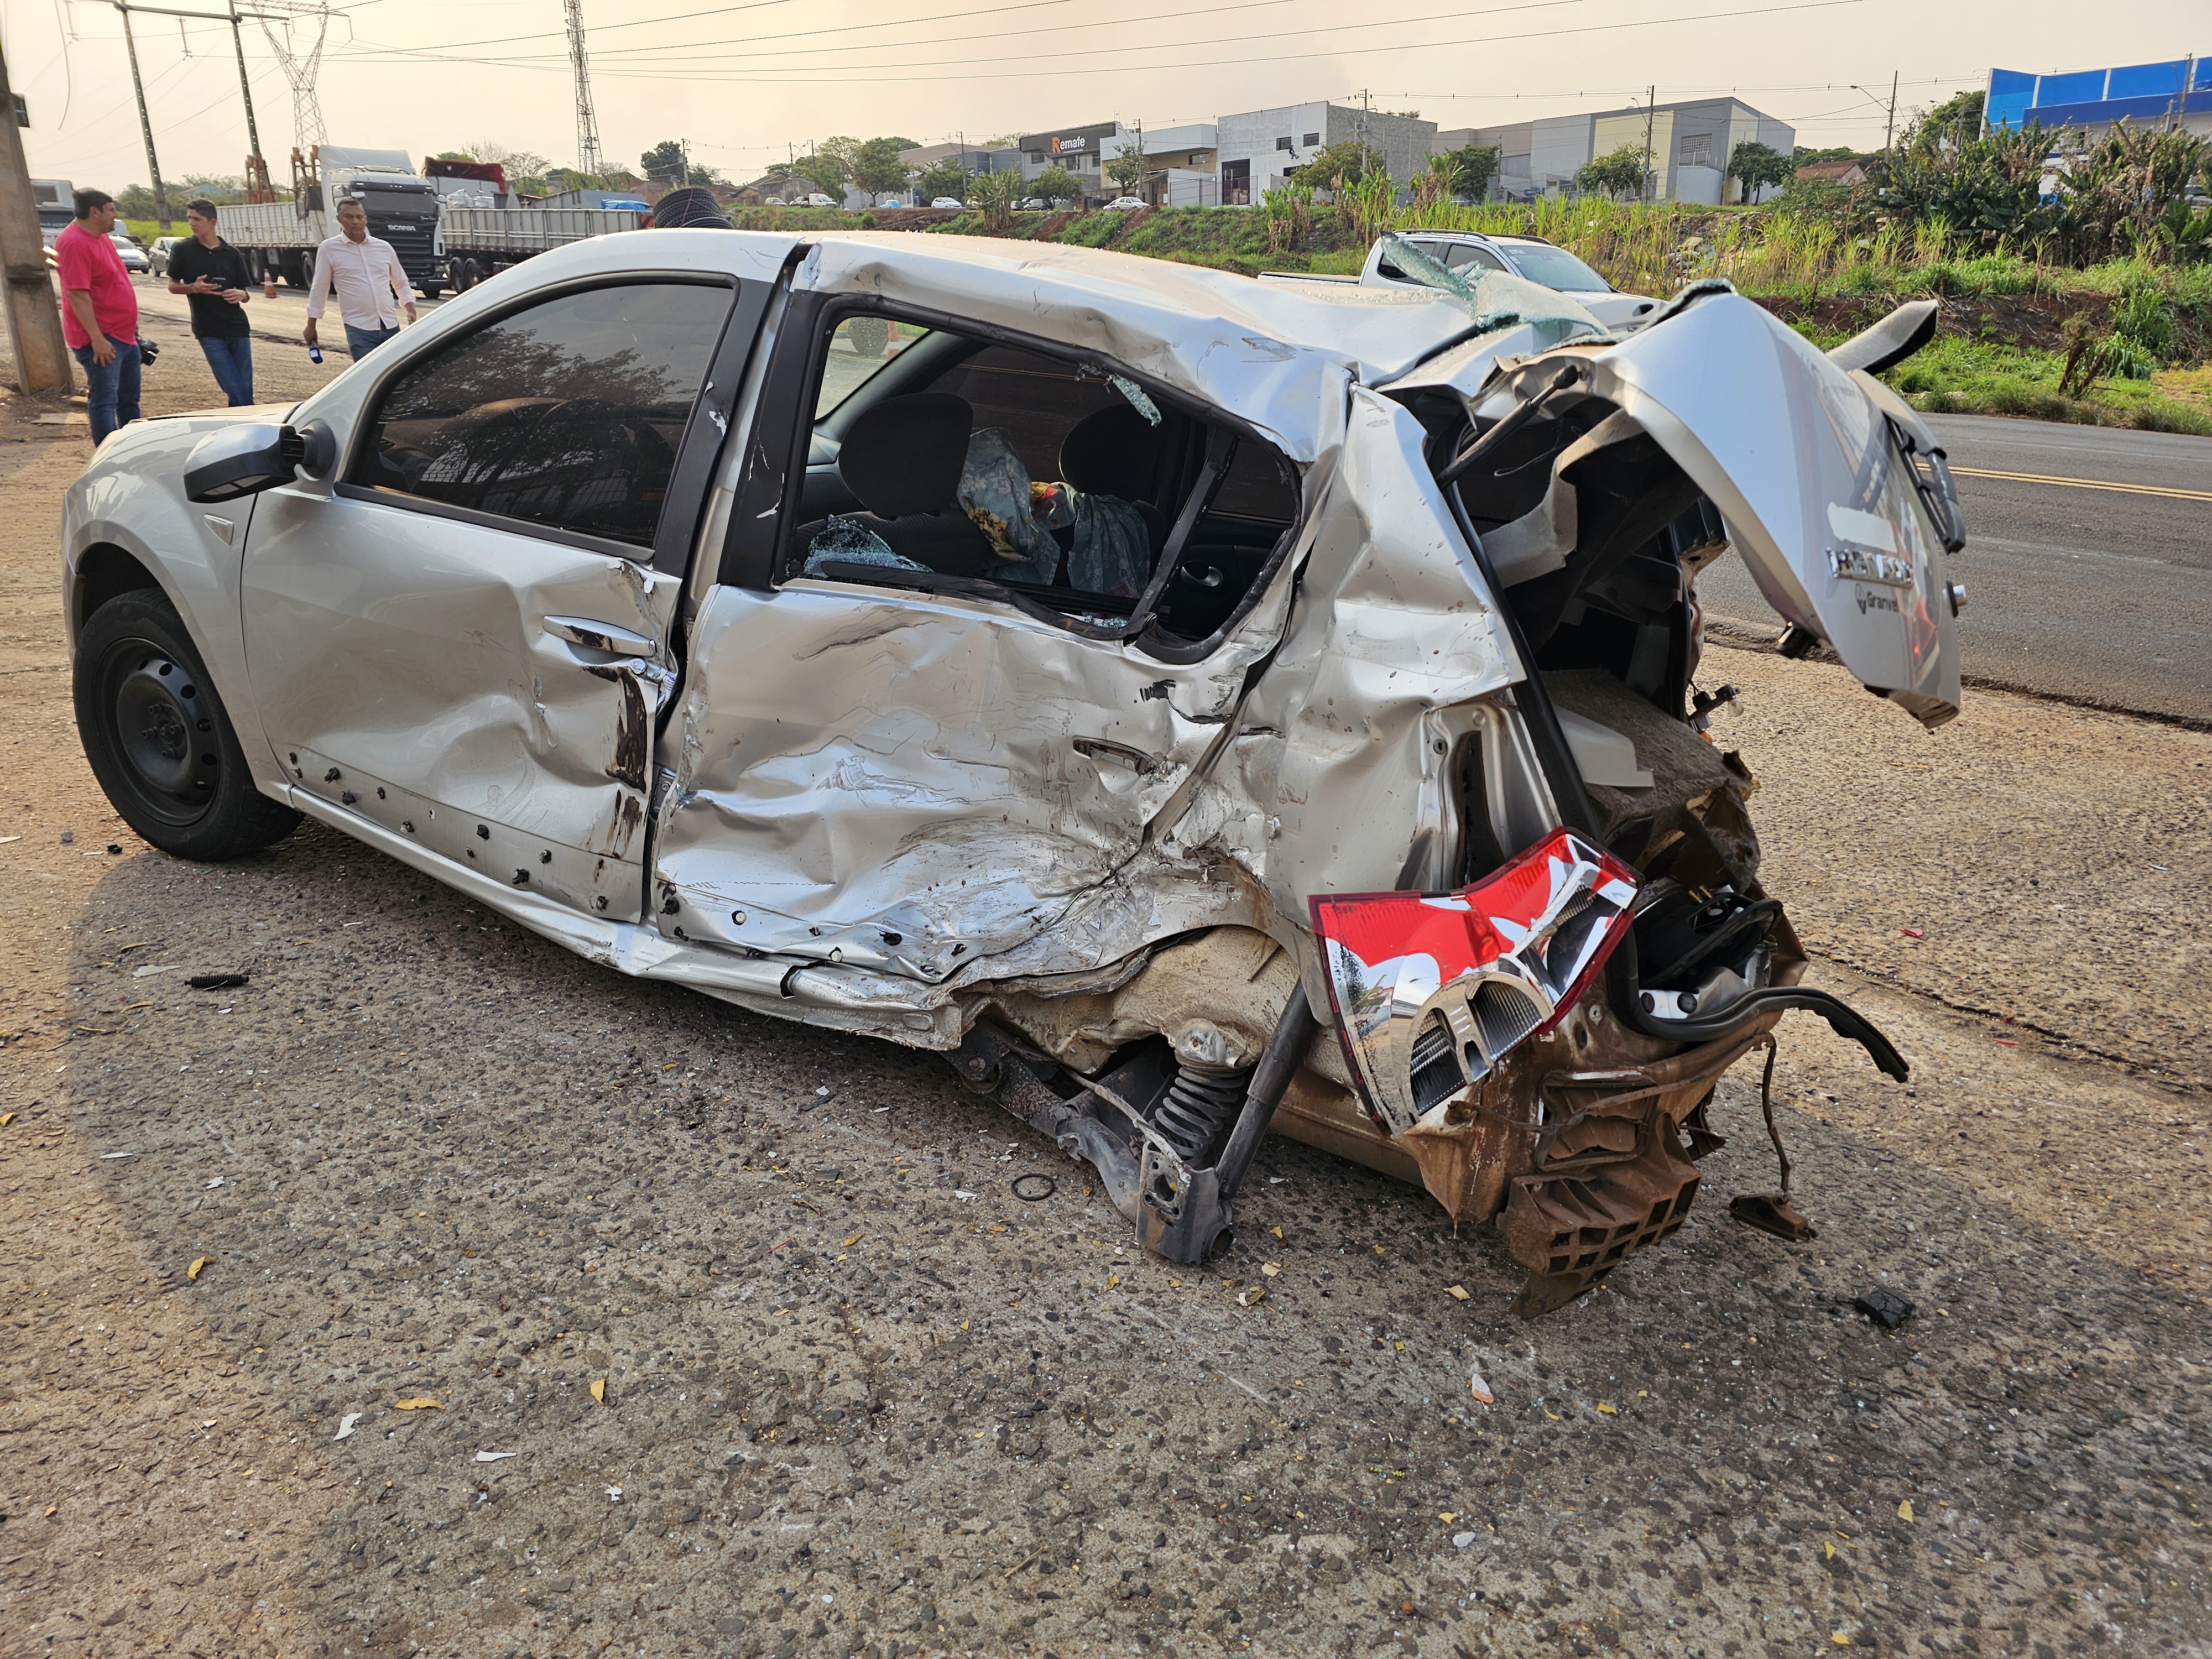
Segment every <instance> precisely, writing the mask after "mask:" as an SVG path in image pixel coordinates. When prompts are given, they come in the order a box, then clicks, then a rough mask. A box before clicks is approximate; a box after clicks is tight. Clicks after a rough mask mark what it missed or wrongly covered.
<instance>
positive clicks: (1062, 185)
mask: <svg viewBox="0 0 2212 1659" xmlns="http://www.w3.org/2000/svg"><path fill="white" fill-rule="evenodd" d="M1030 194H1031V195H1033V196H1041V197H1043V198H1044V199H1045V200H1046V201H1048V202H1079V201H1081V200H1082V199H1083V181H1082V180H1081V179H1078V178H1077V177H1076V176H1075V175H1074V174H1073V173H1070V172H1069V171H1068V170H1067V169H1066V167H1062V166H1060V163H1059V162H1057V161H1054V163H1053V164H1052V165H1051V166H1050V167H1047V168H1046V169H1045V170H1044V171H1043V172H1042V173H1039V174H1037V176H1036V178H1034V179H1030Z"/></svg>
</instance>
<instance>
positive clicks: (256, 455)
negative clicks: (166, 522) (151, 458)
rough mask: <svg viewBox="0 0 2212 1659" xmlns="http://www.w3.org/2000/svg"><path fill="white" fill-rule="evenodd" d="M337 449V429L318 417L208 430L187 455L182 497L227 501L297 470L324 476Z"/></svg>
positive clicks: (253, 492) (257, 490) (334, 462)
mask: <svg viewBox="0 0 2212 1659" xmlns="http://www.w3.org/2000/svg"><path fill="white" fill-rule="evenodd" d="M337 453H338V445H337V434H335V433H334V432H332V431H331V429H330V428H329V427H328V426H327V425H325V423H324V422H321V421H311V422H308V423H307V425H306V426H305V427H303V428H298V429H295V428H291V427H289V426H270V425H267V424H264V423H263V422H253V423H252V424H251V425H246V426H235V427H228V428H225V429H223V430H222V431H220V432H210V434H208V435H207V436H206V437H204V438H203V439H201V440H200V441H199V442H198V443H197V444H196V445H194V446H193V447H192V453H191V454H190V455H188V456H186V457H185V500H186V501H236V500H237V499H238V498H239V497H240V496H241V495H259V494H260V493H261V492H262V491H263V490H264V489H276V486H277V485H279V484H288V483H291V482H292V481H293V480H294V478H295V477H298V476H300V475H301V474H304V475H305V476H307V477H310V478H322V477H328V476H329V474H330V471H331V468H332V467H334V466H335V465H337Z"/></svg>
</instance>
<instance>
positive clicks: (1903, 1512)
mask: <svg viewBox="0 0 2212 1659" xmlns="http://www.w3.org/2000/svg"><path fill="white" fill-rule="evenodd" d="M1897 1518H1898V1519H1899V1520H1900V1521H1910V1520H1911V1519H1912V1500H1911V1498H1906V1499H1905V1501H1904V1502H1903V1503H1902V1504H1899V1505H1898V1506H1897Z"/></svg>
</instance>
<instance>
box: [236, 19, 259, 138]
mask: <svg viewBox="0 0 2212 1659" xmlns="http://www.w3.org/2000/svg"><path fill="white" fill-rule="evenodd" d="M230 44H231V45H232V46H235V47H236V48H237V49H238V91H239V95H240V97H242V98H244V99H245V100H246V146H247V148H249V149H252V152H253V153H254V155H260V154H261V130H260V129H259V128H258V127H257V126H255V125H253V85H252V82H250V81H248V80H247V79H246V37H245V36H244V35H242V34H240V33H239V31H238V0H231V7H230Z"/></svg>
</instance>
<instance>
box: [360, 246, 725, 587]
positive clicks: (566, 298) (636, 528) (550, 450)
mask: <svg viewBox="0 0 2212 1659" xmlns="http://www.w3.org/2000/svg"><path fill="white" fill-rule="evenodd" d="M730 297H731V295H730V290H729V289H727V288H726V287H722V286H720V285H713V286H708V285H702V284H698V283H630V284H623V285H621V286H617V287H611V288H597V289H588V290H586V292H584V293H580V294H569V295H562V297H561V298H559V299H556V300H549V301H546V302H545V303H544V304H543V305H538V306H532V307H530V308H529V309H528V310H526V311H521V312H518V313H514V314H513V315H512V316H508V317H503V318H501V319H499V320H498V321H497V322H495V323H492V324H490V325H488V326H486V327H483V328H480V329H476V330H473V331H471V332H469V333H467V334H465V335H464V336H462V337H460V338H459V339H458V340H455V341H453V343H450V344H448V345H447V346H445V347H443V348H441V349H439V350H437V351H435V352H433V353H432V354H431V355H430V356H428V358H426V359H425V360H423V361H422V362H420V363H418V364H416V365H415V366H414V367H413V368H410V369H408V370H407V371H406V372H405V373H404V374H402V375H401V376H400V377H399V379H398V380H396V381H395V382H393V384H392V388H391V390H390V391H388V392H386V393H385V395H384V399H383V402H382V403H381V404H380V406H379V407H378V409H377V411H376V415H375V419H374V426H373V428H372V430H371V434H370V441H369V444H368V447H367V449H366V450H365V451H364V453H363V458H362V464H361V466H360V468H359V469H358V471H356V475H355V478H354V482H355V483H360V484H367V485H369V486H372V487H374V488H380V489H393V490H398V491H401V492H404V494H407V495H415V496H419V497H421V498H422V500H425V501H439V502H442V503H444V504H446V505H447V506H451V507H471V508H473V509H475V510H476V511H477V512H481V513H497V514H499V515H500V516H501V517H502V518H509V519H518V520H522V521H523V522H525V523H526V524H535V525H544V526H552V527H556V528H558V529H562V530H573V531H580V532H585V533H586V534H590V535H594V536H604V537H606V538H609V539H611V540H613V541H618V542H626V543H629V544H631V545H633V546H636V547H651V546H652V545H653V532H654V531H655V530H656V529H657V528H658V527H659V523H660V509H661V505H662V502H663V500H664V498H665V495H666V493H667V489H668V480H669V476H670V474H671V472H672V471H674V468H675V465H676V447H677V445H678V443H679V442H680V441H682V438H683V435H684V422H686V421H687V420H689V419H690V414H691V405H692V404H693V402H694V401H695V400H696V398H697V397H698V394H699V383H700V381H701V380H702V378H703V377H704V376H705V374H706V372H707V365H708V362H710V361H712V359H713V356H714V347H715V344H716V342H717V341H718V340H719V338H720V335H721V331H722V319H723V318H724V317H725V316H726V314H727V313H728V312H729V309H730Z"/></svg>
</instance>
